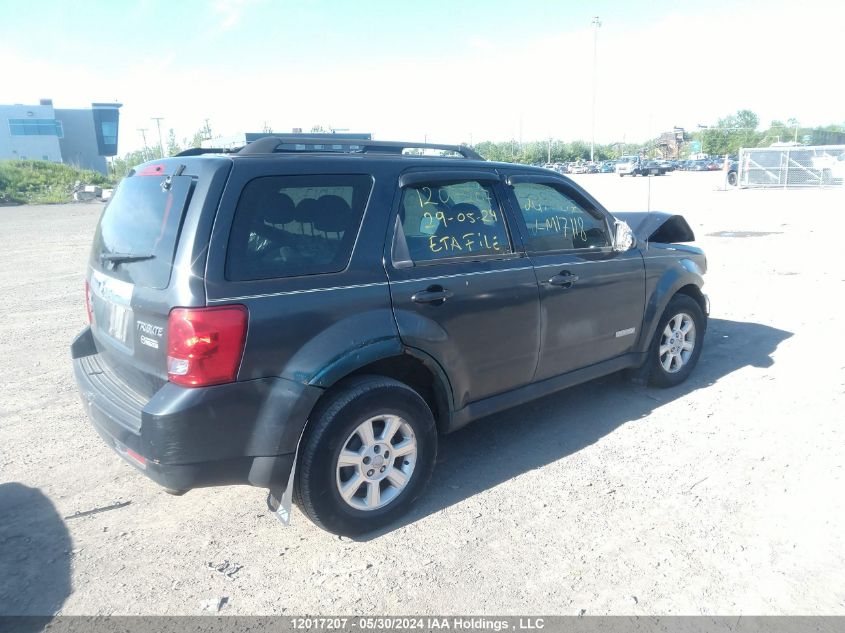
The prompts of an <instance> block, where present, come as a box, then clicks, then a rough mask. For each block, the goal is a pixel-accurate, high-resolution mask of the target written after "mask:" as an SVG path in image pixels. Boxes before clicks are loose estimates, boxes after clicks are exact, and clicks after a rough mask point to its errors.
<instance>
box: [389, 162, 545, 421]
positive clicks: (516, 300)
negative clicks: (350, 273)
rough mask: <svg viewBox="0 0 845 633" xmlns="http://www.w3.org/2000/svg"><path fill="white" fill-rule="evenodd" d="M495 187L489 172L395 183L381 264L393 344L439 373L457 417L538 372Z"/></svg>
mask: <svg viewBox="0 0 845 633" xmlns="http://www.w3.org/2000/svg"><path fill="white" fill-rule="evenodd" d="M498 181H499V175H498V174H497V173H496V172H495V171H493V170H485V171H468V172H459V171H455V170H450V171H448V172H433V171H428V172H421V171H417V172H410V173H406V174H404V175H403V176H402V178H401V179H400V185H401V191H400V199H399V201H398V211H397V212H396V215H395V223H394V227H395V228H394V236H393V238H394V239H393V243H392V247H391V249H390V252H389V253H387V257H386V260H387V261H386V265H387V271H388V278H389V281H390V294H391V298H392V301H393V308H394V314H395V316H396V322H397V325H398V328H399V334H400V336H401V338H402V340H403V342H404V343H405V344H406V345H408V346H410V347H414V348H417V349H419V350H422V351H423V352H425V353H427V354H428V355H430V356H432V357H433V358H434V359H435V360H437V362H439V363H440V365H441V366H442V367H443V369H444V370H445V372H446V373H447V375H448V376H449V380H450V381H451V383H452V391H453V394H454V397H455V405H456V407H458V408H460V407H463V406H465V405H466V404H468V403H470V402H474V401H477V400H480V399H482V398H485V397H487V396H491V395H494V394H497V393H501V392H504V391H507V390H509V389H513V388H515V387H519V386H521V385H524V384H526V383H528V382H529V381H530V380H531V377H532V375H533V373H534V369H535V367H536V363H537V350H538V345H539V339H538V333H539V327H538V326H539V302H538V294H537V283H536V280H535V278H534V272H533V269H532V267H531V265H530V263H529V262H528V260H527V258H526V257H525V255H524V253H523V252H521V248H520V245H519V243H518V242H515V241H514V240H513V239H512V238H513V237H514V236H513V235H512V233H511V232H510V227H509V226H508V222H507V220H506V218H505V215H504V213H503V209H502V205H501V203H500V195H501V190H500V189H499V185H498V184H497V183H498Z"/></svg>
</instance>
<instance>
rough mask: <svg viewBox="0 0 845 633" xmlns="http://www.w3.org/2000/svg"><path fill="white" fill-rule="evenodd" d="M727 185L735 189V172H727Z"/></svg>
mask: <svg viewBox="0 0 845 633" xmlns="http://www.w3.org/2000/svg"><path fill="white" fill-rule="evenodd" d="M728 184H729V185H730V186H731V187H736V172H735V171H729V172H728Z"/></svg>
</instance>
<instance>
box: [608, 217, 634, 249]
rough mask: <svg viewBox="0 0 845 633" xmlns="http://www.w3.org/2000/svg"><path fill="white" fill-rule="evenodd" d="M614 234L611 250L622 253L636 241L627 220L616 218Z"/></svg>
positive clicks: (632, 246)
mask: <svg viewBox="0 0 845 633" xmlns="http://www.w3.org/2000/svg"><path fill="white" fill-rule="evenodd" d="M615 226H616V234H615V235H614V236H613V250H615V251H617V252H619V253H624V252H625V251H627V250H630V249H632V248H634V245H635V244H636V243H637V238H636V237H634V232H633V231H632V230H631V227H630V226H628V223H627V222H623V221H622V220H616V222H615Z"/></svg>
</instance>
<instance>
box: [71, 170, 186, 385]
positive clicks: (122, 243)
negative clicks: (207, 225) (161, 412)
mask: <svg viewBox="0 0 845 633" xmlns="http://www.w3.org/2000/svg"><path fill="white" fill-rule="evenodd" d="M175 167H176V166H175V165H171V168H175ZM167 171H168V167H167V166H166V165H165V164H158V165H152V166H148V167H146V168H142V169H140V170H139V171H137V172H134V173H132V174H131V175H129V176H127V177H126V178H124V179H123V180H122V181H121V183H120V185H119V186H118V187H117V190H116V191H115V193H114V195H113V197H112V199H111V200H110V201H109V203H108V205H107V206H106V208H105V210H104V211H103V214H102V216H101V218H100V222H99V224H98V225H97V230H96V233H95V235H94V241H93V245H92V248H91V256H90V260H89V267H90V272H89V276H88V278H87V281H88V300H89V302H90V305H91V309H92V325H91V329H92V333H93V335H94V339H95V341H96V344H97V349H98V351H99V352H100V356H101V358H102V360H103V361H104V362H105V364H106V365H107V368H108V369H111V370H113V371H115V372H116V373H117V374H119V375H120V376H121V377H123V378H124V379H125V380H126V382H127V383H131V385H132V387H133V389H135V390H137V391H138V392H139V393H140V394H141V395H145V396H150V395H152V393H154V391H155V390H156V389H157V388H158V387H159V386H161V384H162V383H163V382H164V381H165V380H166V379H167V373H166V355H167V349H166V331H167V318H168V314H169V310H170V299H169V297H168V293H167V292H166V289H167V288H168V286H169V284H170V279H171V272H172V269H173V266H174V256H175V252H176V246H177V242H178V240H179V234H180V231H181V229H182V225H183V219H184V215H185V209H186V207H187V206H188V203H189V201H190V199H191V195H192V191H193V188H194V179H193V178H192V177H190V176H182V175H180V176H173V175H167ZM169 171H172V169H170V170H169Z"/></svg>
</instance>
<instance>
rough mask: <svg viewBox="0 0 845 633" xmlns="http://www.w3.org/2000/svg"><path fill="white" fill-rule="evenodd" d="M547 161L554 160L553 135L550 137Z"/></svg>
mask: <svg viewBox="0 0 845 633" xmlns="http://www.w3.org/2000/svg"><path fill="white" fill-rule="evenodd" d="M546 162H547V163H550V162H552V137H551V136H550V137H549V160H547V161H546Z"/></svg>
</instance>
